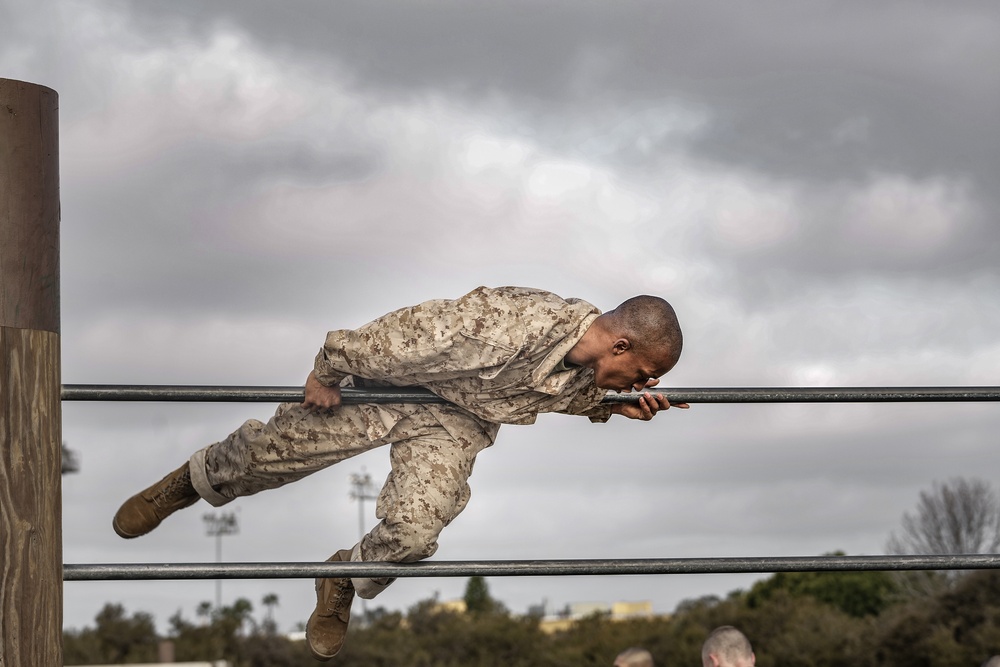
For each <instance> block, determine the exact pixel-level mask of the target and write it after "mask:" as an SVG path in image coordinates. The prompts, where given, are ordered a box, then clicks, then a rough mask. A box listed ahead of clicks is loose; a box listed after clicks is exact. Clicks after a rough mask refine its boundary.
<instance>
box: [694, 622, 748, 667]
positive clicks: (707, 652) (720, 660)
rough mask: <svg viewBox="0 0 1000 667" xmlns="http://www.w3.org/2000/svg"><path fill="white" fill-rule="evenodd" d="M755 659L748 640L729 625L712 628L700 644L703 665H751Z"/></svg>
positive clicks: (711, 666)
mask: <svg viewBox="0 0 1000 667" xmlns="http://www.w3.org/2000/svg"><path fill="white" fill-rule="evenodd" d="M756 661H757V657H756V656H755V655H754V653H753V647H752V646H750V640H749V639H747V638H746V635H744V634H743V633H742V632H740V631H739V630H737V629H736V628H734V627H733V626H731V625H723V626H721V627H718V628H716V629H715V630H712V632H711V633H709V635H708V639H706V640H705V643H704V644H702V646H701V664H702V666H703V667H753V666H754V664H755V663H756Z"/></svg>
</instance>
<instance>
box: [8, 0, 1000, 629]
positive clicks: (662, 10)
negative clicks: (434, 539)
mask: <svg viewBox="0 0 1000 667" xmlns="http://www.w3.org/2000/svg"><path fill="white" fill-rule="evenodd" d="M998 62H1000V8H998V7H997V5H996V3H994V2H992V0H956V1H955V2H950V3H938V2H929V1H927V2H924V1H920V0H917V1H912V0H909V1H906V2H903V1H897V0H886V1H884V2H880V3H874V4H873V3H871V2H867V1H862V0H856V1H847V2H836V3H834V2H828V1H824V0H816V1H812V2H798V1H792V0H781V1H779V0H761V1H760V2H755V3H749V4H739V3H721V2H712V1H708V2H706V1H705V0H675V1H670V2H643V1H640V0H635V1H627V2H616V3H610V2H590V1H578V2H564V1H555V0H553V1H546V2H523V1H520V2H518V1H513V2H505V3H481V2H477V3H457V2H421V3H411V2H391V1H390V2H383V3H371V2H342V3H327V2H321V1H318V0H313V1H311V2H297V3H282V4H280V5H279V4H278V3H264V2H248V1H246V0H239V1H235V0H230V1H225V2H214V3H202V2H194V1H187V0H171V1H170V2H161V1H157V2H149V1H145V2H129V1H127V0H114V1H108V2H101V3H94V2H83V1H79V0H60V1H59V2H53V1H50V0H6V1H5V2H4V3H3V4H2V5H0V76H3V77H6V78H12V79H20V80H25V81H30V82H33V83H38V84H43V85H46V86H49V87H51V88H53V89H55V90H56V91H57V92H58V93H59V100H60V144H61V146H60V149H61V182H62V211H63V213H62V349H63V381H64V382H66V383H136V384H169V383H179V384H261V385H268V384H275V385H295V384H301V383H302V382H303V380H304V378H305V376H306V374H307V373H308V371H309V370H310V366H311V363H312V358H313V356H314V354H315V352H316V350H317V349H318V348H319V346H320V345H321V343H322V341H323V337H324V335H325V333H326V331H328V330H330V329H337V328H344V327H354V326H358V325H360V324H363V323H364V322H366V321H368V320H370V319H372V318H374V317H377V316H379V315H381V314H383V313H385V312H388V311H390V310H393V309H395V308H398V307H401V306H405V305H410V304H412V303H416V302H419V301H423V300H425V299H429V298H439V297H456V296H459V295H461V294H463V293H465V292H466V291H468V290H469V289H471V288H474V287H476V286H477V285H481V284H486V285H503V284H515V285H526V286H532V287H540V288H545V289H549V290H552V291H554V292H557V293H559V294H560V295H562V296H576V297H580V298H584V299H586V300H588V301H590V302H592V303H594V304H595V305H597V306H598V307H600V308H604V309H608V308H612V307H614V306H615V305H616V304H618V303H619V302H620V301H622V300H623V299H624V298H627V297H629V296H632V295H634V294H638V293H653V294H659V295H662V296H664V297H666V298H667V299H668V300H670V301H671V302H672V303H673V304H674V305H675V307H676V309H677V311H678V313H679V315H680V317H681V321H682V325H683V327H684V329H685V334H686V349H685V354H684V358H683V359H682V360H681V363H680V364H679V365H678V366H677V368H676V370H675V371H674V372H673V373H671V374H670V375H669V376H667V378H666V380H665V383H664V384H665V385H667V386H671V385H672V386H679V387H711V386H803V385H808V386H846V385H873V386H886V385H991V384H1000V381H998V379H1000V336H998V334H997V332H998V331H1000V262H998V258H1000V215H998V213H997V211H998V210H1000V194H998V193H1000V132H998V129H997V119H998V118H1000V68H998V67H997V65H996V63H998ZM998 410H1000V408H998V407H997V406H996V405H995V404H912V405H889V404H883V405H784V406H752V405H751V406H737V405H694V406H692V409H691V410H689V411H686V412H681V411H671V412H670V413H668V414H663V415H661V416H659V417H657V419H656V420H654V421H653V422H652V423H650V424H646V423H635V422H629V421H627V420H624V419H621V418H618V419H614V420H612V422H610V423H608V424H606V425H592V424H590V423H589V422H587V421H586V420H585V419H579V418H572V417H565V416H559V415H548V416H544V417H542V418H540V419H539V421H538V424H536V425H535V426H531V427H505V428H504V429H503V430H502V431H501V434H500V438H499V440H498V442H497V444H496V445H495V446H494V447H493V448H491V449H489V450H487V451H486V452H484V453H483V454H482V455H481V457H480V459H479V462H478V465H477V468H476V473H475V475H474V476H473V479H472V486H473V500H472V502H471V504H470V506H469V508H468V509H467V510H466V512H465V513H464V514H463V515H462V516H461V517H460V518H459V519H458V520H457V521H456V522H455V523H454V524H453V525H452V526H451V527H449V528H448V529H447V530H446V532H445V533H444V534H443V536H442V540H441V549H440V551H439V552H438V555H437V556H436V558H438V559H440V560H466V559H469V560H472V559H546V558H615V557H622V558H640V557H672V556H692V557H694V556H698V557H702V556H772V555H773V556H781V555H817V554H822V553H825V552H829V551H832V550H836V549H841V550H844V551H846V552H847V553H849V554H877V553H881V552H882V550H883V547H884V544H885V541H886V539H887V537H888V536H889V533H890V532H891V531H892V530H893V529H894V528H896V527H897V526H898V524H899V519H900V517H901V515H902V513H903V512H904V511H907V510H910V509H912V508H913V507H914V506H915V504H916V501H917V496H918V493H919V492H920V491H921V490H922V489H927V488H929V487H930V485H931V484H932V483H933V482H934V481H935V480H945V479H947V478H950V477H955V476H966V477H972V476H978V477H982V478H985V479H998V478H1000V464H998V459H997V455H996V444H997V442H996V439H997V435H996V434H997V432H998V431H1000V411H998ZM272 411H273V406H270V405H265V404H244V405H227V404H216V405H211V404H209V405H170V404H157V403H149V404H114V403H67V404H65V406H64V438H65V440H66V441H67V443H68V444H69V446H70V447H71V448H72V449H74V450H76V451H77V452H78V453H79V456H80V458H81V461H82V470H81V471H80V473H78V474H76V475H71V476H67V477H66V478H65V480H64V488H63V499H64V512H63V519H64V560H65V562H67V563H104V562H156V563H161V562H210V561H213V560H214V559H215V541H214V540H213V539H212V538H209V537H207V536H206V535H205V528H204V522H203V519H202V516H203V514H204V513H205V512H207V511H209V510H211V509H212V508H210V507H209V506H208V505H207V504H201V505H198V506H195V507H193V508H191V509H190V510H187V511H185V512H183V513H180V514H178V515H176V516H175V517H172V518H171V519H170V520H169V521H168V522H167V523H165V524H164V525H163V526H162V527H161V528H160V529H158V530H157V531H156V532H155V533H153V534H151V535H149V536H147V537H144V538H141V539H138V540H134V541H128V542H126V541H123V540H121V539H119V538H118V537H117V536H116V535H115V534H114V533H113V532H112V531H111V528H110V521H111V517H112V515H113V514H114V512H115V510H116V509H117V507H118V505H119V504H120V503H121V502H122V501H123V500H124V499H125V498H126V497H128V496H129V495H131V494H132V493H133V492H135V491H137V490H138V489H139V488H141V487H143V486H145V485H147V484H149V483H151V482H152V481H155V480H156V479H158V478H159V477H160V476H162V475H163V474H164V473H166V472H167V471H169V470H172V469H173V468H175V467H176V466H178V465H179V464H180V463H182V462H183V461H184V460H185V459H186V458H187V456H188V455H189V454H190V453H191V452H192V451H194V450H195V449H197V448H200V447H201V446H203V445H205V444H208V443H210V442H213V441H216V440H219V439H221V438H223V437H225V436H226V435H227V434H228V433H229V432H230V431H232V430H234V429H235V428H236V427H237V426H238V425H239V424H240V423H241V422H242V421H243V420H244V419H247V418H259V419H266V418H267V416H268V415H269V414H270V413H271V412H272ZM362 471H365V472H368V473H370V474H371V475H372V476H373V477H374V478H376V479H377V480H381V479H383V478H384V476H385V474H386V473H387V472H388V457H387V455H386V452H383V451H376V452H373V453H370V454H367V455H365V456H364V457H362V458H360V459H355V460H353V461H349V462H346V463H344V464H342V465H340V466H338V467H336V468H333V469H330V470H327V471H325V472H323V473H319V474H317V475H315V476H313V477H311V478H309V479H307V480H304V481H302V482H300V483H298V484H295V485H293V486H290V487H286V488H283V489H279V490H276V491H271V492H268V493H266V494H261V495H259V496H255V497H250V498H245V499H241V500H239V501H237V502H236V503H234V504H232V505H230V506H228V507H227V510H228V509H233V510H235V511H237V512H238V513H239V517H240V523H241V532H240V534H239V535H238V536H233V537H227V538H225V540H224V543H223V559H224V560H227V561H229V560H232V561H319V560H323V559H325V558H326V557H327V556H329V554H330V553H332V552H333V551H334V550H336V549H338V548H342V547H346V546H350V545H352V544H354V542H355V541H356V540H357V538H358V531H359V525H358V524H359V517H358V505H357V503H356V502H353V501H352V500H351V498H350V497H349V492H350V483H349V477H350V475H351V474H352V473H360V472H362ZM365 509H366V517H365V521H366V522H367V523H369V524H370V523H371V522H372V521H373V509H372V507H371V503H368V504H367V506H366V508H365ZM755 578H756V577H754V576H742V577H738V576H723V575H705V576H676V577H667V576H663V577H605V578H598V577H575V578H561V579H558V578H522V579H517V578H493V579H490V580H489V584H490V587H491V591H492V593H493V594H494V596H496V597H498V598H499V599H501V600H502V601H503V602H505V603H506V604H507V605H508V606H509V607H510V608H511V609H512V610H513V611H515V612H523V611H525V610H526V609H527V607H528V605H530V604H537V603H540V602H542V601H543V600H547V601H548V602H549V604H550V605H551V606H554V607H560V606H562V605H565V604H567V603H571V602H583V601H605V602H611V601H615V600H647V599H648V600H652V601H653V604H654V608H655V609H656V610H657V611H660V612H669V611H671V610H673V609H674V607H675V606H676V604H677V603H678V602H679V601H681V600H683V599H685V598H690V597H696V596H700V595H706V594H719V595H725V594H726V593H727V592H728V591H730V590H732V589H734V588H737V587H745V586H747V585H749V584H750V583H752V581H753V580H754V579H755ZM464 585H465V581H464V580H463V579H408V580H401V581H399V582H398V583H397V584H396V585H394V586H393V587H392V588H390V589H389V590H388V591H387V592H386V593H385V594H384V595H383V596H381V597H380V598H378V599H377V600H376V601H374V602H373V603H370V604H371V605H384V606H385V607H387V608H389V609H406V608H407V607H408V606H409V605H411V604H413V603H414V602H416V601H418V600H422V599H426V598H428V597H430V596H432V595H435V594H438V595H440V597H441V598H443V599H448V598H454V597H459V596H460V595H461V594H462V591H463V589H464ZM214 591H215V589H214V584H213V583H212V582H206V581H201V582H177V583H172V582H142V583H121V584H104V583H97V582H71V583H68V584H67V585H66V587H65V622H66V625H67V626H68V627H82V626H84V625H88V624H91V623H92V619H93V616H94V614H95V613H96V612H97V611H98V610H99V609H100V607H101V606H102V605H103V604H104V603H105V602H108V601H114V602H120V603H122V604H124V605H125V607H126V609H127V610H128V611H129V612H133V611H149V612H151V613H153V614H154V615H156V617H157V620H158V621H159V623H160V625H161V628H164V627H165V626H166V619H167V617H169V616H170V615H171V614H173V613H174V612H176V611H178V610H180V611H181V612H182V613H183V614H184V615H185V616H187V617H188V618H189V619H193V618H194V608H195V606H196V605H197V604H198V603H199V602H200V601H202V600H213V599H214ZM268 592H275V593H277V594H278V595H279V598H280V607H279V608H278V609H277V619H278V621H279V624H280V625H281V626H282V628H283V629H292V628H293V627H294V626H295V625H296V624H297V623H299V622H301V621H304V620H305V619H306V617H307V616H308V614H309V612H310V611H311V609H312V603H313V598H312V589H311V583H310V582H308V581H306V580H273V581H267V580H266V581H239V582H237V581H234V582H226V583H225V584H224V587H223V596H224V602H230V601H231V600H232V599H234V598H235V597H237V596H243V597H247V598H249V599H250V600H251V601H252V602H254V603H255V604H257V603H259V601H260V599H261V597H262V596H263V595H264V594H266V593H268ZM257 606H258V607H259V606H260V605H259V604H258V605H257Z"/></svg>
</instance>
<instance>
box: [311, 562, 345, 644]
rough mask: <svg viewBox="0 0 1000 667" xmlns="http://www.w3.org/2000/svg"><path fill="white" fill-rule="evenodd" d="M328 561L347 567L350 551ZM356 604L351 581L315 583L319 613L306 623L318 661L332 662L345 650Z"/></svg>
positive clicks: (315, 612)
mask: <svg viewBox="0 0 1000 667" xmlns="http://www.w3.org/2000/svg"><path fill="white" fill-rule="evenodd" d="M326 560H327V562H328V563H329V562H333V561H341V562H344V563H348V562H350V560H351V549H341V550H340V551H338V552H337V553H335V554H333V555H332V556H330V557H329V558H327V559H326ZM353 600H354V584H353V583H351V579H350V577H344V578H332V579H317V580H316V609H315V610H313V613H312V616H310V617H309V622H308V623H306V641H307V642H308V643H309V650H310V651H312V654H313V657H314V658H316V659H317V660H329V659H330V658H332V657H333V656H335V655H337V653H339V652H340V649H341V647H343V646H344V639H346V638H347V624H348V622H349V621H350V620H351V602H352V601H353Z"/></svg>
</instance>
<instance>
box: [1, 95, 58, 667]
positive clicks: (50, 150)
mask: <svg viewBox="0 0 1000 667" xmlns="http://www.w3.org/2000/svg"><path fill="white" fill-rule="evenodd" d="M60 383H61V378H60V371H59V96H58V95H57V94H56V92H55V91H54V90H51V89H49V88H45V87H44V86H39V85H36V84H32V83H25V82H23V81H12V80H10V79H0V665H2V666H3V667H28V666H29V665H31V666H35V665H62V664H63V656H62V614H63V612H62V604H63V596H62V584H63V581H62V487H61V484H62V480H61V477H60V468H61V466H60V460H61V455H62V404H61V399H60Z"/></svg>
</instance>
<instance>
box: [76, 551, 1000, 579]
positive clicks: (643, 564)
mask: <svg viewBox="0 0 1000 667" xmlns="http://www.w3.org/2000/svg"><path fill="white" fill-rule="evenodd" d="M998 568H1000V554H963V555H942V556H817V557H812V556H780V557H764V558H639V559H615V560H600V559H594V560H515V561H442V562H437V561H423V562H420V563H383V562H378V563H374V562H373V563H363V562H353V563H340V562H336V563H329V562H322V563H165V564H152V563H150V564H145V563H135V564H93V565H65V566H63V579H64V580H65V581H107V580H124V579H128V580H138V579H147V580H148V579H304V578H313V577H372V578H378V577H471V576H483V577H486V576H489V577H504V576H507V577H526V576H566V575H618V574H744V573H770V572H851V571H863V570H881V571H889V570H985V569H998Z"/></svg>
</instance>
